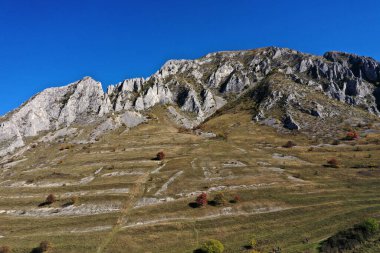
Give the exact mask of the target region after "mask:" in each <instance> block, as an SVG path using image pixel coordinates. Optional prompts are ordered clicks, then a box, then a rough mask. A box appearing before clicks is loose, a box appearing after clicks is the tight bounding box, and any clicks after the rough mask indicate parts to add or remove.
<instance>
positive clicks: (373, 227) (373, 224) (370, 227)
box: [359, 218, 379, 235]
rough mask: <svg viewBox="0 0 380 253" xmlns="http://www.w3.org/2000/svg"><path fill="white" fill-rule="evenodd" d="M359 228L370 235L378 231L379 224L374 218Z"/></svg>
mask: <svg viewBox="0 0 380 253" xmlns="http://www.w3.org/2000/svg"><path fill="white" fill-rule="evenodd" d="M359 226H361V227H362V228H363V229H364V230H365V231H367V232H368V233H369V234H371V235H372V234H374V233H376V232H377V231H379V222H378V221H377V220H376V219H374V218H368V219H366V220H365V221H363V222H362V223H361V224H360V225H359Z"/></svg>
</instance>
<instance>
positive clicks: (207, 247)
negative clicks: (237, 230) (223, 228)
mask: <svg viewBox="0 0 380 253" xmlns="http://www.w3.org/2000/svg"><path fill="white" fill-rule="evenodd" d="M201 251H202V252H204V253H222V252H223V251H224V246H223V244H222V243H221V242H220V241H218V240H214V239H210V240H209V241H207V242H205V243H203V245H202V247H201Z"/></svg>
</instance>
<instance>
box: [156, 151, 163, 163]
mask: <svg viewBox="0 0 380 253" xmlns="http://www.w3.org/2000/svg"><path fill="white" fill-rule="evenodd" d="M164 159H165V153H164V152H162V151H160V152H158V153H157V155H156V160H159V161H161V160H164Z"/></svg>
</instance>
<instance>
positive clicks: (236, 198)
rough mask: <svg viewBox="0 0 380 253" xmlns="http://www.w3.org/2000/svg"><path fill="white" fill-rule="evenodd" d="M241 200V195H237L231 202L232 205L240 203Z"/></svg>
mask: <svg viewBox="0 0 380 253" xmlns="http://www.w3.org/2000/svg"><path fill="white" fill-rule="evenodd" d="M240 200H241V198H240V196H239V195H236V196H235V197H234V198H233V199H232V200H231V201H230V202H231V203H238V202H240Z"/></svg>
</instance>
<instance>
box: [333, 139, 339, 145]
mask: <svg viewBox="0 0 380 253" xmlns="http://www.w3.org/2000/svg"><path fill="white" fill-rule="evenodd" d="M331 144H332V145H339V144H340V141H339V140H333V142H332V143H331Z"/></svg>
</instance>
